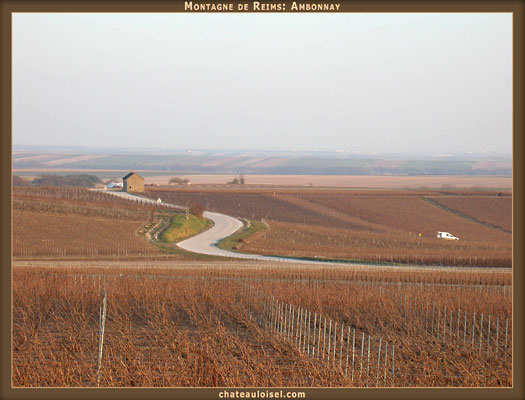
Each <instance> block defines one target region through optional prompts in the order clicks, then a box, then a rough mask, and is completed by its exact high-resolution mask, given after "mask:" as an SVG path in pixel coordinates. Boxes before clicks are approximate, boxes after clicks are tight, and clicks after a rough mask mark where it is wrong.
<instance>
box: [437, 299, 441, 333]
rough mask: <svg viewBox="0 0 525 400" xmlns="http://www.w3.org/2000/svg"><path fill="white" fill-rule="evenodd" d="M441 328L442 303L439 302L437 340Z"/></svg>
mask: <svg viewBox="0 0 525 400" xmlns="http://www.w3.org/2000/svg"><path fill="white" fill-rule="evenodd" d="M440 329H441V304H438V316H437V324H436V335H437V336H436V337H437V340H439V330H440Z"/></svg>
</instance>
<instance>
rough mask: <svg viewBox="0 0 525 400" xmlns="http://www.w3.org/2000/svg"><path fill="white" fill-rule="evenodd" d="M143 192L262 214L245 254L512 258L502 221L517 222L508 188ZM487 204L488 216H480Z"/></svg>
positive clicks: (493, 261) (398, 259)
mask: <svg viewBox="0 0 525 400" xmlns="http://www.w3.org/2000/svg"><path fill="white" fill-rule="evenodd" d="M146 195H147V196H149V197H151V198H157V197H160V198H162V199H163V201H166V202H171V203H176V204H182V205H189V204H193V203H198V204H202V205H203V206H204V207H205V208H206V209H208V210H211V211H216V212H222V213H225V214H228V215H232V216H237V217H243V218H248V219H252V220H257V221H264V223H265V224H266V225H267V227H268V228H267V229H263V230H259V231H258V232H257V233H256V234H254V235H252V236H250V237H247V238H243V242H242V243H241V244H240V245H239V246H237V251H241V252H246V253H256V254H265V255H268V254H269V255H279V256H290V257H307V258H318V259H341V260H362V261H368V262H379V263H381V262H390V263H392V262H394V263H405V264H406V263H414V264H429V265H456V266H491V267H510V266H511V264H512V234H511V232H510V231H508V230H506V229H505V228H503V227H509V224H510V221H512V212H511V209H512V197H511V196H510V195H500V194H498V193H492V194H491V193H484V192H477V191H463V192H458V191H448V192H447V191H438V192H436V191H408V190H385V191H372V190H360V191H344V190H336V189H333V190H318V189H302V190H301V189H270V190H268V189H251V190H250V189H242V190H241V189H230V190H219V189H204V188H200V189H188V188H186V189H150V190H149V191H148V192H146ZM450 199H451V201H452V203H451V202H450V201H449V200H450ZM447 202H449V203H447ZM444 204H449V206H448V207H445V206H444ZM454 207H456V208H457V210H456V209H454ZM461 210H462V211H461ZM485 210H487V213H486V216H485V217H480V215H484V211H485ZM467 213H468V214H469V215H467ZM476 216H477V218H478V219H479V220H476V219H475V217H476ZM481 218H485V220H487V221H488V220H490V221H492V222H493V224H489V223H487V222H485V220H482V219H481ZM496 224H498V225H496ZM437 231H448V232H451V233H453V234H454V235H456V236H459V237H460V240H459V241H445V240H439V239H437V238H436V237H435V235H436V232H437Z"/></svg>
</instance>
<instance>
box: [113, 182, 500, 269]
mask: <svg viewBox="0 0 525 400" xmlns="http://www.w3.org/2000/svg"><path fill="white" fill-rule="evenodd" d="M107 193H111V194H113V195H115V196H119V197H123V198H127V199H128V200H131V201H139V202H143V203H156V202H155V200H152V199H149V198H147V197H143V196H139V195H135V194H131V193H125V192H110V191H107ZM162 204H163V205H164V206H168V207H172V208H176V209H180V210H184V209H185V208H184V207H182V206H179V205H176V204H168V203H162ZM203 215H204V217H205V218H209V219H211V220H212V221H213V223H214V225H213V227H211V228H210V229H208V230H207V231H205V232H203V233H201V234H199V235H196V236H193V237H192V238H189V239H186V240H183V241H182V242H179V243H177V246H179V247H180V248H181V249H184V250H187V251H191V252H194V253H200V254H207V255H211V256H220V257H231V258H243V259H249V260H260V261H280V262H288V263H294V264H325V265H334V264H336V265H340V266H343V265H352V266H354V267H355V266H361V265H360V264H356V263H345V262H332V261H316V260H303V259H299V258H285V257H274V256H261V255H258V254H247V253H236V252H233V251H228V250H223V249H219V248H218V247H217V246H216V244H217V243H218V242H220V241H221V240H222V239H224V238H226V237H228V236H230V235H231V234H233V233H235V232H236V231H237V230H239V229H240V228H241V227H242V222H241V221H239V220H238V219H237V218H234V217H230V216H228V215H224V214H219V213H215V212H210V211H205V212H204V214H203ZM362 266H366V267H371V266H374V265H373V264H365V265H362ZM375 266H378V267H389V268H392V267H393V268H404V269H406V268H414V269H425V270H448V269H450V270H458V269H461V270H478V269H480V270H483V271H487V270H489V269H490V268H476V267H470V268H467V267H459V268H458V267H446V266H419V265H385V264H382V265H375ZM496 270H498V271H507V270H509V269H505V268H496Z"/></svg>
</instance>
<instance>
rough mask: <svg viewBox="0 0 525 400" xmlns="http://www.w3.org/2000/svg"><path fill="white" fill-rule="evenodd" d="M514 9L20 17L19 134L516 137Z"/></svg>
mask: <svg viewBox="0 0 525 400" xmlns="http://www.w3.org/2000/svg"><path fill="white" fill-rule="evenodd" d="M511 96H512V15H511V14H510V13H499V14H482V13H460V14H448V13H436V14H417V13H413V14H376V13H370V14H362V13H356V14H350V13H343V14H278V13H273V14H184V13H174V14H168V13H166V14H132V13H120V14H111V13H107V14H102V13H99V14H97V13H93V14H69V13H60V14H53V13H38V14H37V13H34V14H33V13H31V14H27V13H24V14H22V13H17V14H14V16H13V118H14V120H13V143H14V144H15V145H17V144H18V145H28V144H33V145H43V144H50V145H68V146H70V145H82V146H125V147H162V146H166V148H200V149H205V148H221V149H239V148H242V149H298V150H331V149H342V150H351V151H363V152H436V153H439V152H448V153H452V152H468V151H472V152H482V151H493V152H503V153H510V152H511V151H512V97H511Z"/></svg>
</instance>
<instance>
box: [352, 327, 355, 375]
mask: <svg viewBox="0 0 525 400" xmlns="http://www.w3.org/2000/svg"><path fill="white" fill-rule="evenodd" d="M353 331H354V333H353V335H352V382H353V381H354V365H355V328H354V329H353Z"/></svg>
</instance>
